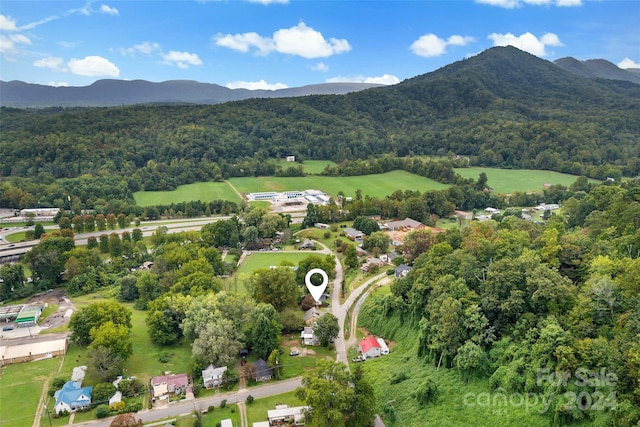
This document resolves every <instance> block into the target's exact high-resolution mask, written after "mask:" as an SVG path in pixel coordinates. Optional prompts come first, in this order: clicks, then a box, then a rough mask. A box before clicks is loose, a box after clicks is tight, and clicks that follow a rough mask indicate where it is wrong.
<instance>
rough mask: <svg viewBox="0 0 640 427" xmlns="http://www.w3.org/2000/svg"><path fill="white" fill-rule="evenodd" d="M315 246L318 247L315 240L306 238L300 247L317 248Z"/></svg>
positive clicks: (301, 248)
mask: <svg viewBox="0 0 640 427" xmlns="http://www.w3.org/2000/svg"><path fill="white" fill-rule="evenodd" d="M315 248H316V244H315V243H314V242H313V240H311V239H305V240H304V242H303V243H302V244H301V245H300V247H299V248H298V249H300V250H303V249H315Z"/></svg>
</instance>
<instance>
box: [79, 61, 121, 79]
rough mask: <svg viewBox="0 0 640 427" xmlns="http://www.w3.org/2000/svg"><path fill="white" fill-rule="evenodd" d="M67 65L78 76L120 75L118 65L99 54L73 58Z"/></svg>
mask: <svg viewBox="0 0 640 427" xmlns="http://www.w3.org/2000/svg"><path fill="white" fill-rule="evenodd" d="M67 65H68V66H69V69H70V70H71V72H72V73H73V74H77V75H79V76H94V77H95V76H107V77H118V76H119V75H120V70H119V69H118V67H116V66H115V65H114V64H113V63H112V62H110V61H109V60H108V59H105V58H103V57H101V56H86V57H84V58H83V59H77V58H73V59H71V60H70V61H69V63H68V64H67Z"/></svg>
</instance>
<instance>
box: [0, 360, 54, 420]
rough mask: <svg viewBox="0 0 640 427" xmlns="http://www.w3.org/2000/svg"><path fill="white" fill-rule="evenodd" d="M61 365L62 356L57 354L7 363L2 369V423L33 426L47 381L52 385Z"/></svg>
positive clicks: (0, 373)
mask: <svg viewBox="0 0 640 427" xmlns="http://www.w3.org/2000/svg"><path fill="white" fill-rule="evenodd" d="M59 365H60V358H58V357H55V358H53V359H47V360H40V361H37V362H27V363H16V364H13V365H7V366H5V367H3V368H2V369H1V370H0V426H2V427H5V426H6V427H31V426H32V425H33V419H34V417H35V416H39V414H37V413H36V412H37V410H38V402H39V401H40V395H41V394H42V390H43V388H44V385H45V382H48V384H49V385H51V381H52V380H53V378H54V377H55V373H56V371H57V370H58V366H59ZM42 422H45V421H44V420H42V421H41V424H42ZM42 425H44V424H42Z"/></svg>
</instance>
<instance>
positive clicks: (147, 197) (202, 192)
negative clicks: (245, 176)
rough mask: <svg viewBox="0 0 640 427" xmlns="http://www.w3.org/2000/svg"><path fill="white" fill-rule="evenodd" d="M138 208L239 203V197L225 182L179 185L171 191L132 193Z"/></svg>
mask: <svg viewBox="0 0 640 427" xmlns="http://www.w3.org/2000/svg"><path fill="white" fill-rule="evenodd" d="M133 197H134V199H135V200H136V203H137V204H138V205H140V206H152V205H168V204H170V203H179V202H189V201H191V200H202V201H203V202H210V201H212V200H218V199H219V200H230V201H232V202H236V203H240V197H239V196H238V194H237V193H236V192H235V191H233V189H232V188H231V187H229V184H227V183H226V182H197V183H195V184H186V185H181V186H179V187H178V188H177V189H175V190H173V191H137V192H135V193H133Z"/></svg>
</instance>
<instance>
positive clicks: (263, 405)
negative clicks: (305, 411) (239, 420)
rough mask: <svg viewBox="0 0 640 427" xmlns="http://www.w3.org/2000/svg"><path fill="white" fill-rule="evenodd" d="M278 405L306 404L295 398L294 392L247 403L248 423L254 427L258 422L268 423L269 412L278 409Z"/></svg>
mask: <svg viewBox="0 0 640 427" xmlns="http://www.w3.org/2000/svg"><path fill="white" fill-rule="evenodd" d="M278 404H287V405H289V406H291V407H294V406H302V405H304V402H302V401H301V400H300V399H298V398H297V397H296V396H295V393H294V392H293V391H291V392H289V393H283V394H277V395H275V396H270V397H263V398H262V399H256V400H254V401H253V402H252V403H250V404H249V403H247V404H246V408H247V422H248V423H249V425H252V424H253V423H255V422H258V421H267V411H268V410H270V409H276V405H278Z"/></svg>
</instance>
